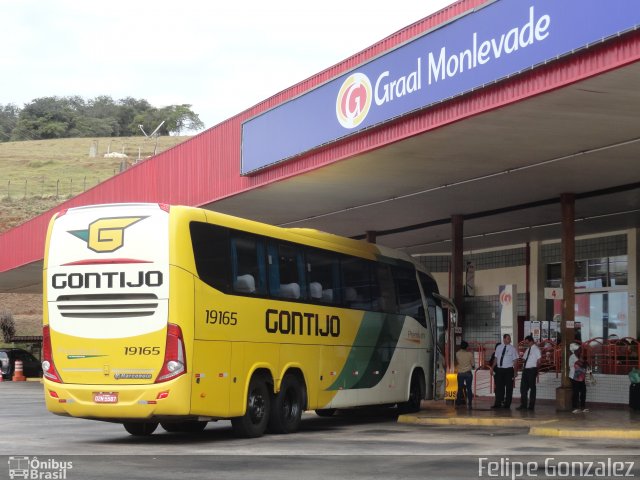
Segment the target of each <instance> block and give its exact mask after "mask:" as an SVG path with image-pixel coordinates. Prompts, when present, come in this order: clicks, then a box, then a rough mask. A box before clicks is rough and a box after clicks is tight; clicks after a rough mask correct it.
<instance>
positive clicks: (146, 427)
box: [123, 422, 158, 437]
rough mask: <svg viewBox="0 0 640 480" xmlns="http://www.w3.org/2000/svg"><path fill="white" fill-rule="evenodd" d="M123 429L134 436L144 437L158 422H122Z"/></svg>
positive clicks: (152, 430) (149, 433) (153, 429)
mask: <svg viewBox="0 0 640 480" xmlns="http://www.w3.org/2000/svg"><path fill="white" fill-rule="evenodd" d="M123 426H124V429H125V430H126V431H127V432H129V434H131V435H133V436H135V437H146V436H149V435H151V434H152V433H153V432H155V431H156V428H158V422H128V423H123Z"/></svg>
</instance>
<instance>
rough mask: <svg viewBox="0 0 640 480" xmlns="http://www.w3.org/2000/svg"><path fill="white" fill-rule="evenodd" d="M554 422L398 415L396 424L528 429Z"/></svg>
mask: <svg viewBox="0 0 640 480" xmlns="http://www.w3.org/2000/svg"><path fill="white" fill-rule="evenodd" d="M555 421H556V420H528V419H523V418H479V417H467V418H465V417H449V418H434V417H416V416H413V415H400V416H399V417H398V423H405V424H414V425H455V426H463V425H466V426H480V427H518V428H525V427H526V428H530V427H531V424H532V423H536V424H543V423H551V422H555Z"/></svg>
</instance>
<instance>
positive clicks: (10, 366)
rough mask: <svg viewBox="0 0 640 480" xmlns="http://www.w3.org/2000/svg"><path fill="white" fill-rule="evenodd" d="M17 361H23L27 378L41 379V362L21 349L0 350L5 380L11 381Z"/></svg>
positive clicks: (0, 364) (0, 361)
mask: <svg viewBox="0 0 640 480" xmlns="http://www.w3.org/2000/svg"><path fill="white" fill-rule="evenodd" d="M16 360H22V368H23V372H24V376H25V377H41V376H42V365H41V364H40V360H38V359H37V358H36V357H34V356H33V355H31V354H30V353H29V352H27V351H26V350H23V349H21V348H0V371H2V378H3V379H4V380H11V378H12V377H13V371H14V369H15V365H16Z"/></svg>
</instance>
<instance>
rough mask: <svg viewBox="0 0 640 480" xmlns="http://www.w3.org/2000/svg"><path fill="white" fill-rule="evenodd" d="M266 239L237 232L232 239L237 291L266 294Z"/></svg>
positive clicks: (233, 268)
mask: <svg viewBox="0 0 640 480" xmlns="http://www.w3.org/2000/svg"><path fill="white" fill-rule="evenodd" d="M264 257H265V255H264V240H263V239H262V238H260V237H257V236H254V235H245V234H236V235H234V236H233V237H232V239H231V260H232V262H231V263H232V276H233V279H234V280H233V289H234V291H235V292H237V293H244V294H253V295H264V294H265V293H266V288H265V285H266V268H265V258H264Z"/></svg>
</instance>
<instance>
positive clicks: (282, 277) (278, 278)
mask: <svg viewBox="0 0 640 480" xmlns="http://www.w3.org/2000/svg"><path fill="white" fill-rule="evenodd" d="M269 292H270V294H271V295H273V296H275V297H279V298H289V299H293V300H299V299H305V298H307V288H306V284H305V280H304V256H303V254H302V249H301V248H299V247H296V246H294V245H287V244H278V245H275V244H270V245H269Z"/></svg>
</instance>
